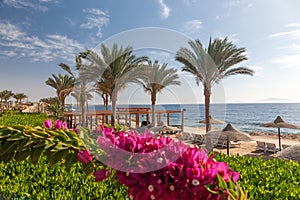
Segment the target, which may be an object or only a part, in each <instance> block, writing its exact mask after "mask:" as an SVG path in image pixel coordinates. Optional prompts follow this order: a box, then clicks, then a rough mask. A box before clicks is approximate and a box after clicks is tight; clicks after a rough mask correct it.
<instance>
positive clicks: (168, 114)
mask: <svg viewBox="0 0 300 200" xmlns="http://www.w3.org/2000/svg"><path fill="white" fill-rule="evenodd" d="M167 125H168V126H170V113H167Z"/></svg>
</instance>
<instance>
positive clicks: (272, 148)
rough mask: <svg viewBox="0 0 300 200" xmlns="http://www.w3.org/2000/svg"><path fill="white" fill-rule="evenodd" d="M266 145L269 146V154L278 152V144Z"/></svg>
mask: <svg viewBox="0 0 300 200" xmlns="http://www.w3.org/2000/svg"><path fill="white" fill-rule="evenodd" d="M266 145H267V151H268V152H272V153H276V152H277V151H278V148H277V147H276V144H274V143H269V142H267V143H266Z"/></svg>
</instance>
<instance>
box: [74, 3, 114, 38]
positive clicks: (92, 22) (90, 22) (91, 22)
mask: <svg viewBox="0 0 300 200" xmlns="http://www.w3.org/2000/svg"><path fill="white" fill-rule="evenodd" d="M83 12H84V13H87V16H86V19H87V22H86V23H83V24H81V25H80V27H81V28H85V29H94V28H97V29H98V31H97V36H98V37H100V38H101V37H102V27H103V26H107V25H108V23H109V15H108V14H107V12H105V11H103V10H100V9H97V8H92V9H83Z"/></svg>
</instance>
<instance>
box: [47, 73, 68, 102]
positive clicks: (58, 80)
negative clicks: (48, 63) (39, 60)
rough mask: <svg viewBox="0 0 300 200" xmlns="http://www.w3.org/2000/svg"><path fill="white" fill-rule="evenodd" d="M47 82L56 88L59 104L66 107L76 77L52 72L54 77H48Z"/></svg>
mask: <svg viewBox="0 0 300 200" xmlns="http://www.w3.org/2000/svg"><path fill="white" fill-rule="evenodd" d="M46 84H47V85H49V86H50V87H53V88H54V89H55V90H56V95H57V99H58V102H59V105H60V106H61V107H62V108H64V107H65V99H66V97H67V96H68V95H69V94H70V93H71V92H72V90H73V87H74V78H73V77H72V76H69V75H67V74H66V75H62V74H58V76H57V75H55V74H52V77H50V78H48V80H47V81H46Z"/></svg>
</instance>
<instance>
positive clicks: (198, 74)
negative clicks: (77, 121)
mask: <svg viewBox="0 0 300 200" xmlns="http://www.w3.org/2000/svg"><path fill="white" fill-rule="evenodd" d="M189 46H190V47H191V48H180V49H179V50H178V51H177V52H176V55H175V60H177V61H178V62H180V63H181V64H183V67H182V71H186V72H190V73H191V74H193V75H194V76H195V78H196V82H197V84H199V83H201V84H202V85H203V88H204V96H205V116H206V129H207V131H208V130H209V129H210V123H209V114H210V113H209V112H210V110H209V107H210V96H211V89H212V87H213V85H214V84H217V83H219V81H220V80H221V79H224V78H226V77H228V76H231V75H236V74H245V75H253V73H254V71H253V70H251V69H249V68H246V67H236V68H233V67H232V66H234V65H236V64H238V63H240V62H242V61H245V60H247V56H246V49H245V48H237V47H236V45H234V44H233V43H232V42H231V41H228V39H227V38H225V39H218V38H217V39H215V40H213V41H212V40H211V39H210V40H209V44H208V47H207V48H204V46H203V44H202V43H201V42H200V41H199V40H195V41H194V40H191V41H189ZM59 66H60V67H61V68H62V69H64V70H65V71H66V72H68V74H65V75H62V74H58V75H55V74H52V77H50V78H49V79H48V80H47V81H46V84H47V85H49V86H51V87H53V88H54V89H55V90H56V94H57V99H58V102H59V105H60V106H62V107H64V105H65V99H66V97H67V96H68V95H70V94H71V95H72V96H73V97H75V98H76V100H77V101H78V103H79V105H80V109H81V112H82V116H85V109H86V106H87V101H88V100H89V99H91V98H92V95H91V93H92V92H95V93H97V94H99V95H100V96H101V97H102V98H103V102H104V105H105V107H106V109H108V104H109V101H110V102H111V105H112V118H111V124H114V123H115V116H116V105H117V99H118V93H119V92H120V91H121V90H123V89H124V88H126V86H127V85H128V84H129V83H137V84H140V85H141V86H142V87H143V88H144V90H145V91H146V92H148V93H149V94H150V96H151V105H152V124H153V125H155V115H154V113H155V103H156V96H157V94H158V93H159V92H161V91H162V90H163V89H164V88H165V87H167V86H170V85H180V81H179V76H178V74H177V70H176V69H172V68H171V69H168V68H167V63H163V64H159V61H158V60H155V61H154V62H152V61H151V60H149V58H148V57H146V56H136V55H135V54H133V48H132V47H129V46H128V47H125V48H123V47H118V45H117V44H114V45H113V46H112V48H111V49H110V48H108V47H107V46H105V45H104V44H102V45H101V48H100V54H98V53H97V52H95V51H92V50H87V51H85V52H81V53H79V55H78V56H76V71H77V77H76V76H75V75H74V73H72V70H71V68H70V67H69V66H68V65H66V64H64V63H60V64H59ZM83 120H84V117H83Z"/></svg>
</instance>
